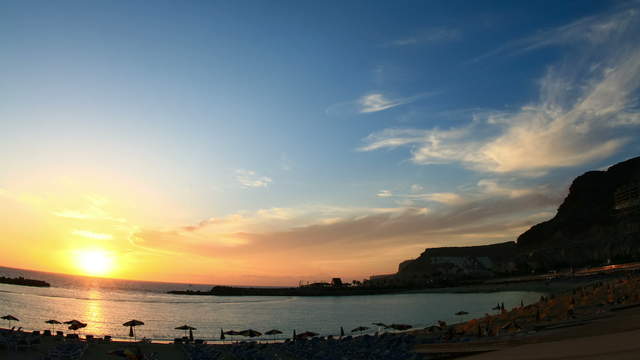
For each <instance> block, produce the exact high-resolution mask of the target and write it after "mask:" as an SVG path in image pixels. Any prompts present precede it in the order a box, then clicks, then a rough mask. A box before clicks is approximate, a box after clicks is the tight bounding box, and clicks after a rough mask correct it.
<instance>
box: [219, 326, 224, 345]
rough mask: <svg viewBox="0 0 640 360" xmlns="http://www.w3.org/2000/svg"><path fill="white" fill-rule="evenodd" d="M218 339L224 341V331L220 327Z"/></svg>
mask: <svg viewBox="0 0 640 360" xmlns="http://www.w3.org/2000/svg"><path fill="white" fill-rule="evenodd" d="M220 340H222V342H223V343H224V331H222V328H220Z"/></svg>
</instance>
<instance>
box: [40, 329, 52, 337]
mask: <svg viewBox="0 0 640 360" xmlns="http://www.w3.org/2000/svg"><path fill="white" fill-rule="evenodd" d="M42 335H44V336H51V330H45V331H43V332H42Z"/></svg>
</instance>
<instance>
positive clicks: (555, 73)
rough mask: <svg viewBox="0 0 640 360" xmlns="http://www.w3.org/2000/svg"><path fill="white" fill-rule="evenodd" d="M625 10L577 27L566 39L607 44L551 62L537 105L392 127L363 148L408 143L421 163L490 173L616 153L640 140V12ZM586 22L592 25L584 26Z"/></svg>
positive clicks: (535, 171) (529, 171)
mask: <svg viewBox="0 0 640 360" xmlns="http://www.w3.org/2000/svg"><path fill="white" fill-rule="evenodd" d="M618 16H619V17H621V18H622V20H621V22H619V23H618V22H615V21H613V20H614V19H615V18H616V16H613V18H610V19H607V20H606V21H605V20H600V21H599V22H598V21H596V20H595V19H589V20H588V21H584V22H577V23H575V24H572V25H571V29H572V32H573V33H575V34H576V35H575V36H569V37H567V38H566V41H569V40H570V39H574V38H575V37H576V36H578V34H580V33H587V34H590V35H588V36H587V38H586V39H590V40H589V41H591V42H597V43H598V44H599V46H598V47H597V48H594V47H591V46H580V47H578V48H577V51H576V52H575V53H574V57H573V58H570V59H568V60H565V61H564V62H563V63H562V64H559V65H557V66H553V67H550V68H549V69H548V71H547V73H546V75H545V76H544V77H543V78H542V79H541V80H539V96H538V100H537V101H535V102H533V103H532V104H530V105H527V106H524V107H522V108H520V109H519V110H516V111H489V112H485V113H478V114H476V116H474V118H473V119H472V121H470V122H469V123H467V124H466V125H462V126H459V127H455V128H449V129H437V128H434V129H385V130H382V131H379V132H376V133H373V134H371V135H369V136H368V137H367V138H365V139H364V142H365V144H364V145H362V146H361V147H360V148H359V150H361V151H373V150H378V149H384V148H387V149H392V148H397V147H406V146H408V147H410V148H411V160H412V161H413V162H415V163H417V164H435V163H454V162H455V163H460V164H462V165H463V166H465V167H467V168H470V169H474V170H478V171H482V172H492V173H513V172H518V173H521V174H524V175H530V176H536V175H542V174H544V173H546V172H547V171H548V170H549V169H552V168H558V167H568V166H575V165H580V164H585V163H589V162H591V161H594V160H597V159H602V158H606V157H608V156H611V155H612V154H614V153H615V152H616V151H618V150H619V149H620V148H621V147H622V146H624V145H625V144H627V143H628V142H630V141H632V139H633V138H634V136H633V135H632V131H637V128H636V126H638V125H640V111H639V110H638V107H637V104H638V100H639V99H638V90H639V88H640V45H639V43H638V42H637V41H636V40H634V39H633V38H632V37H629V36H627V35H628V32H630V31H631V32H634V33H635V34H637V33H638V24H637V23H635V24H634V25H632V24H631V23H630V21H629V20H628V18H629V17H632V16H633V17H634V18H636V17H637V11H628V10H625V11H623V12H621V13H619V14H618ZM594 24H600V25H598V26H596V25H594ZM580 26H583V27H586V28H584V29H582V32H581V31H580ZM594 28H596V29H600V30H599V31H600V32H597V31H596V30H594ZM596 33H597V34H598V35H596ZM607 36H609V38H610V40H611V41H610V42H607V41H605V39H606V38H607ZM585 41H586V40H585ZM532 46H533V45H532ZM585 58H588V59H590V60H591V61H587V62H585V61H584V59H585Z"/></svg>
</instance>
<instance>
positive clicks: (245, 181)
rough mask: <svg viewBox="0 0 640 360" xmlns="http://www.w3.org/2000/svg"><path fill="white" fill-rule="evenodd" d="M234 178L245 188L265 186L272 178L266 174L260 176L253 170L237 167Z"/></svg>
mask: <svg viewBox="0 0 640 360" xmlns="http://www.w3.org/2000/svg"><path fill="white" fill-rule="evenodd" d="M236 180H238V182H239V183H240V185H242V186H243V187H245V188H266V187H268V186H269V184H271V182H272V181H273V180H271V178H270V177H267V176H260V175H258V174H256V172H255V171H251V170H244V169H238V170H236Z"/></svg>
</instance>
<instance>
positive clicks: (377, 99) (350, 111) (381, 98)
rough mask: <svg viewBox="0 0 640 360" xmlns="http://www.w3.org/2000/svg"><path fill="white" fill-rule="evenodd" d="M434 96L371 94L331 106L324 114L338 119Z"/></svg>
mask: <svg viewBox="0 0 640 360" xmlns="http://www.w3.org/2000/svg"><path fill="white" fill-rule="evenodd" d="M436 94H437V92H425V93H420V94H417V95H413V96H407V97H392V96H389V95H387V94H384V93H382V92H371V93H369V94H366V95H363V96H361V97H360V98H358V99H357V100H353V101H346V102H342V103H338V104H333V105H331V106H329V107H328V108H327V110H326V113H327V115H331V116H338V117H340V116H349V115H357V114H370V113H376V112H380V111H384V110H389V109H393V108H395V107H398V106H401V105H407V104H410V103H413V102H415V101H419V100H422V99H426V98H428V97H430V96H433V95H436Z"/></svg>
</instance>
